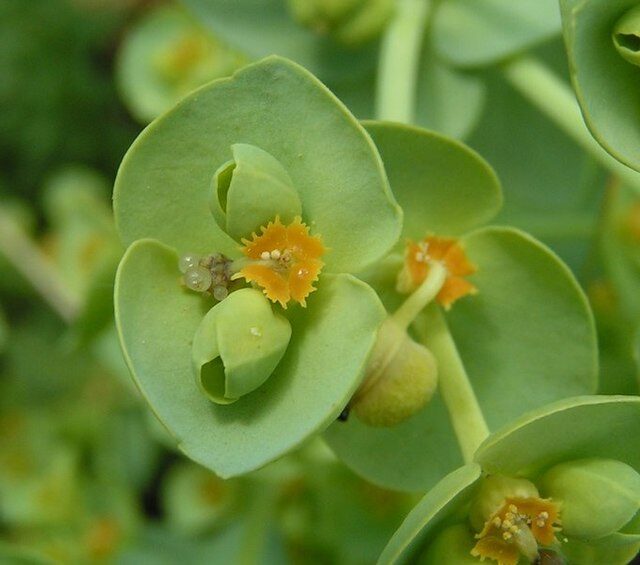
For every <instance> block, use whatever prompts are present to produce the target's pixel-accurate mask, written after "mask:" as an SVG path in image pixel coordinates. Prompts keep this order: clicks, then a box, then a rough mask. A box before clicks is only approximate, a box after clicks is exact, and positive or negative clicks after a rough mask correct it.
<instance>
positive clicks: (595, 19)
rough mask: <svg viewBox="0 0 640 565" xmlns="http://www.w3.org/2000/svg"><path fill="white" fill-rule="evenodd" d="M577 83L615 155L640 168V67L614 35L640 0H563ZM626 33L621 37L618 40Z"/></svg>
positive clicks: (586, 110)
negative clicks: (618, 46)
mask: <svg viewBox="0 0 640 565" xmlns="http://www.w3.org/2000/svg"><path fill="white" fill-rule="evenodd" d="M560 6H561V8H562V24H563V27H564V38H565V43H566V45H567V54H568V56H569V65H570V69H571V78H572V80H573V86H574V88H575V91H576V95H577V97H578V102H579V103H580V107H581V109H582V113H583V115H584V119H585V122H586V123H587V126H588V127H589V129H590V130H591V133H592V134H593V136H594V137H595V138H596V140H597V141H598V142H599V143H600V144H601V145H602V147H604V148H605V149H606V150H607V151H608V152H609V153H611V155H613V156H614V157H615V158H616V159H618V160H619V161H622V162H623V163H625V164H626V165H628V166H629V167H632V168H633V169H636V170H640V121H639V119H638V113H637V109H638V107H639V106H640V71H639V70H638V68H637V66H635V65H633V64H631V63H630V62H629V61H627V60H626V59H625V58H623V57H622V56H621V55H620V53H619V52H618V50H617V49H616V46H615V44H614V41H613V39H612V34H614V33H615V32H616V24H617V23H618V22H619V21H620V19H621V18H622V17H623V16H624V15H625V13H626V12H627V11H629V10H631V9H633V8H635V7H636V6H637V2H636V0H561V1H560ZM619 41H620V38H618V42H619Z"/></svg>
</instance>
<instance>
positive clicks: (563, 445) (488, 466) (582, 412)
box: [476, 396, 640, 477]
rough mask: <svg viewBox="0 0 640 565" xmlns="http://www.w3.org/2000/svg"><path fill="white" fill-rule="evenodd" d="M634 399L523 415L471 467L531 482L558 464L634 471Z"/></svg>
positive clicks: (638, 408) (573, 403)
mask: <svg viewBox="0 0 640 565" xmlns="http://www.w3.org/2000/svg"><path fill="white" fill-rule="evenodd" d="M639 433H640V398H637V397H632V396H592V397H589V396H585V397H578V398H571V399H567V400H563V401H560V402H557V403H554V404H552V405H550V406H545V407H544V408H542V409H539V410H536V411H534V412H531V413H529V414H525V415H524V416H521V417H520V418H518V419H516V420H515V421H513V422H512V423H511V424H509V425H508V426H505V427H504V428H503V429H501V430H500V431H498V432H496V433H495V434H493V435H492V436H491V437H490V438H488V439H487V440H486V441H485V442H484V443H483V444H482V445H481V446H480V448H479V449H478V452H477V454H476V461H477V462H478V463H480V465H482V468H483V469H484V470H486V471H488V472H489V473H503V474H505V475H524V476H530V477H533V476H535V475H536V474H537V473H539V472H540V471H542V470H544V469H546V468H548V467H550V466H552V465H554V464H556V463H561V462H562V461H567V460H570V459H580V458H583V457H603V458H607V459H616V460H619V461H622V462H624V463H627V464H629V465H631V466H632V467H633V468H635V469H636V470H638V469H640V452H638V450H637V449H636V447H637V438H638V434H639Z"/></svg>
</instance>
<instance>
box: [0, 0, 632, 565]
mask: <svg viewBox="0 0 640 565" xmlns="http://www.w3.org/2000/svg"><path fill="white" fill-rule="evenodd" d="M289 4H291V5H289ZM289 4H288V3H287V2H284V1H280V0H264V1H261V2H251V1H248V0H242V1H240V0H237V2H236V1H235V0H226V1H225V0H185V1H184V5H182V4H179V3H177V2H169V1H154V0H28V1H25V0H3V1H2V2H0V76H1V77H2V78H1V79H0V536H1V538H0V539H1V540H2V542H1V543H0V562H2V563H5V562H6V563H51V562H53V563H103V562H104V563H124V564H134V563H135V564H139V563H154V564H155V563H176V562H181V563H185V564H187V563H203V562H207V563H236V562H237V563H274V564H275V563H344V564H354V565H356V564H366V563H373V562H375V559H376V557H377V556H378V554H379V553H380V551H381V549H382V548H383V547H384V545H385V543H386V541H387V540H388V539H389V537H390V536H391V534H392V533H393V531H394V530H395V529H396V528H397V526H398V525H399V523H400V522H401V521H402V519H403V517H404V516H405V515H406V513H407V512H408V510H409V509H410V508H411V506H412V504H413V503H414V502H415V501H416V500H417V496H418V493H415V494H399V493H393V492H390V491H386V490H382V489H380V488H378V487H376V486H374V485H371V484H367V483H366V482H365V481H363V480H361V479H359V478H357V477H356V476H355V475H353V474H352V473H351V472H350V471H348V470H347V469H346V468H345V467H344V466H343V465H341V464H339V463H338V462H337V461H336V459H335V457H334V456H333V455H332V454H331V452H330V451H329V450H328V448H326V447H325V446H324V445H323V444H322V443H321V441H320V440H317V441H314V442H312V443H311V444H309V445H307V446H305V447H304V448H303V449H301V450H300V451H299V452H298V453H296V454H294V455H291V456H288V457H286V458H284V459H283V460H281V461H279V462H276V463H274V464H271V465H269V466H268V467H267V468H265V469H263V470H261V471H259V472H256V473H253V474H251V475H249V476H247V477H244V478H242V479H234V480H229V481H222V480H220V479H218V478H217V477H215V476H214V475H213V474H212V473H210V472H209V471H206V470H205V469H203V468H201V467H199V466H198V465H196V464H195V463H192V462H190V461H188V460H186V459H185V458H184V457H183V456H181V455H180V453H179V452H178V451H177V450H176V449H175V447H174V445H173V443H172V439H171V438H170V437H169V436H168V435H167V434H166V432H165V431H164V430H163V429H162V427H161V426H160V424H158V423H157V422H156V421H155V419H154V418H153V416H152V415H151V414H150V412H149V411H148V410H147V409H146V408H145V407H143V406H142V403H141V402H140V400H139V398H138V395H137V392H136V390H135V389H134V387H133V385H132V383H131V380H130V379H129V376H128V372H127V369H126V367H125V366H124V362H123V360H122V357H121V354H120V349H119V346H118V343H117V338H116V335H115V330H114V327H113V321H112V298H111V297H112V291H113V276H114V273H115V268H116V265H117V262H118V260H119V258H120V255H121V253H122V248H121V244H120V243H119V241H118V238H117V236H116V232H115V228H114V225H113V220H112V214H111V209H110V192H111V186H112V183H113V180H114V178H115V173H116V170H117V167H118V163H119V161H120V160H121V158H122V156H123V155H124V153H125V151H126V150H127V148H128V146H129V145H130V143H131V142H132V141H133V139H134V138H135V136H136V135H137V134H138V133H139V132H140V131H141V130H142V128H143V127H144V126H145V125H146V124H147V123H148V122H149V121H151V120H152V119H153V118H154V117H156V116H158V115H159V114H161V113H163V112H164V111H165V110H167V109H168V108H170V107H171V106H172V105H173V104H175V103H176V102H177V101H178V100H179V99H180V98H181V97H182V96H183V95H185V94H186V93H188V92H190V91H191V90H193V89H194V88H196V87H198V86H199V85H201V84H204V83H206V82H208V81H209V80H212V79H215V78H219V77H223V76H227V75H229V74H230V73H232V72H233V71H234V70H235V69H237V68H238V67H240V66H241V65H243V64H244V63H246V62H248V61H251V60H254V59H255V58H257V57H260V56H262V55H265V54H267V53H269V52H273V51H276V52H278V53H280V54H283V55H287V56H290V57H292V58H294V59H298V60H299V61H300V62H302V63H303V64H306V65H307V66H309V67H310V68H311V70H313V71H314V72H316V73H318V74H319V76H320V78H321V79H323V80H324V81H325V82H327V84H328V85H329V86H330V87H331V88H332V89H333V90H334V92H335V93H336V94H337V95H338V96H339V97H340V98H341V99H343V101H344V102H345V103H346V104H347V105H348V106H349V107H350V108H351V109H352V111H353V112H354V113H355V114H356V115H357V116H358V117H360V118H372V117H374V108H375V84H376V57H377V54H378V50H379V40H378V39H375V36H376V32H380V30H381V29H383V28H384V21H379V20H375V21H373V23H372V21H369V23H367V26H373V28H371V29H370V28H369V27H367V28H366V29H364V31H363V30H362V29H361V28H358V27H357V25H361V24H359V23H358V21H359V20H358V19H357V18H358V17H359V14H357V13H356V14H355V15H353V13H352V17H353V21H351V20H350V21H349V22H347V23H348V24H349V25H346V24H344V23H343V24H341V25H340V26H337V25H334V22H333V21H332V20H322V19H314V17H315V16H314V15H313V14H311V16H310V15H309V14H306V15H305V14H303V15H302V16H301V15H300V13H299V11H296V10H299V8H300V6H297V8H296V6H295V5H296V3H295V2H291V3H289ZM382 4H384V3H382ZM445 4H446V2H445ZM450 4H451V5H452V6H451V9H452V10H453V9H461V8H460V6H457V7H456V4H464V3H463V2H450ZM381 9H384V10H386V9H387V7H385V6H382V7H381ZM256 10H257V11H256ZM385 14H386V12H385ZM325 16H326V15H325ZM296 17H297V18H298V19H297V20H296ZM323 17H324V16H323ZM386 17H389V16H388V15H386V16H385V18H386ZM446 17H447V13H446V12H444V13H443V16H442V18H445V19H446ZM301 18H302V19H301ZM354 22H355V23H354ZM472 23H473V22H472ZM320 24H322V25H320ZM356 24H357V25H356ZM445 24H446V21H445ZM445 24H443V25H441V26H439V27H438V26H436V28H435V31H434V32H433V33H432V30H431V27H430V26H429V27H428V28H427V34H426V36H425V38H424V41H423V48H422V53H421V59H420V73H419V77H418V81H417V84H416V92H417V95H416V115H415V121H416V123H418V124H420V125H423V126H426V127H431V128H433V129H436V130H438V131H441V132H443V133H446V134H449V135H452V136H455V137H458V138H461V139H464V140H465V141H467V142H468V143H469V144H470V145H471V146H472V147H474V148H475V149H477V150H478V151H479V152H480V153H481V154H482V155H483V156H484V157H486V158H487V159H488V161H489V162H490V163H491V164H492V165H493V166H494V167H495V168H496V170H497V172H498V174H499V176H500V178H501V180H502V183H503V185H504V189H505V195H506V197H505V206H504V209H503V211H502V213H501V216H500V218H499V220H500V221H501V222H502V223H505V224H510V225H514V226H516V227H521V228H523V229H525V230H527V231H529V232H531V233H532V234H533V235H535V236H537V237H538V238H540V239H542V240H543V241H544V242H546V243H547V244H549V245H550V246H551V247H552V248H553V249H554V250H555V251H556V252H557V253H558V254H559V255H560V256H561V257H562V258H563V259H564V260H565V261H567V262H568V264H569V265H570V266H571V268H572V269H573V270H574V272H575V273H576V275H577V276H578V278H579V280H580V282H581V284H582V285H583V287H584V288H585V290H586V291H587V293H588V296H589V298H590V300H591V303H592V306H593V309H594V312H595V316H596V319H597V325H598V331H599V337H600V348H601V383H602V384H601V392H605V393H619V394H637V393H638V375H639V365H638V363H639V355H640V335H639V334H638V323H637V321H638V320H640V198H639V197H638V193H637V192H635V191H633V190H630V189H629V188H627V187H626V186H625V185H624V184H621V183H620V182H619V181H618V180H617V179H616V178H614V177H612V176H611V174H610V173H609V172H607V171H605V170H604V169H603V168H602V166H601V165H600V164H598V163H597V162H596V161H595V160H594V159H593V157H591V156H590V155H588V154H587V153H586V152H585V151H584V150H583V149H582V148H581V147H579V146H578V145H577V144H576V143H575V141H574V140H573V139H571V138H570V137H568V136H567V134H566V133H564V132H563V131H562V129H560V128H559V127H558V125H557V124H556V123H554V121H552V120H551V119H549V117H547V116H545V115H543V114H542V113H541V112H540V111H539V110H538V109H536V108H534V107H533V106H532V105H531V104H530V103H529V102H528V101H527V100H525V98H524V97H523V96H522V94H521V93H520V92H518V91H517V90H516V89H514V86H513V84H511V83H510V81H509V80H508V78H506V77H505V74H504V73H503V72H502V69H501V67H500V66H499V65H497V64H496V60H497V59H496V60H488V61H480V62H478V61H466V62H465V61H464V60H463V64H459V63H460V61H459V60H458V61H457V60H456V57H458V58H462V59H464V57H465V53H464V49H462V50H461V51H460V52H457V51H456V50H453V51H452V52H451V53H449V54H450V55H451V57H448V58H447V57H443V56H441V55H442V52H443V51H444V52H445V54H446V53H447V47H446V46H447V35H446V33H445V32H446V30H447V29H448V28H447V26H446V25H445ZM476 24H477V22H476ZM538 24H539V22H538ZM552 24H553V21H552ZM474 25H475V24H474ZM327 26H328V27H327ZM349 26H351V27H349ZM353 26H356V27H353ZM354 29H355V31H354ZM372 29H373V31H372ZM443 30H444V31H443ZM528 31H529V32H531V30H528ZM534 31H535V30H534ZM443 33H444V34H445V35H443ZM432 35H433V37H435V39H436V41H432V39H433V38H432ZM454 35H455V34H454ZM525 36H526V41H524V42H523V44H522V45H518V46H517V49H520V50H524V49H527V50H529V53H530V54H532V56H535V57H536V58H537V59H538V60H539V61H543V62H544V64H545V65H547V67H548V68H549V69H552V70H553V72H554V73H556V74H557V75H558V77H560V80H563V81H565V82H566V84H567V85H568V71H567V64H566V56H565V53H564V48H563V45H562V43H561V41H560V39H559V26H556V25H555V24H553V25H551V24H549V25H546V26H542V27H541V29H540V31H539V32H536V33H529V35H527V34H525ZM363 37H364V39H363ZM372 37H374V38H373V39H372ZM442 45H444V46H445V47H444V48H443V47H442ZM489 47H491V46H489ZM438 49H440V54H438V52H437V51H438ZM493 56H494V54H493V52H491V53H489V54H488V55H487V57H488V58H489V59H491V57H493ZM497 58H498V59H499V57H497Z"/></svg>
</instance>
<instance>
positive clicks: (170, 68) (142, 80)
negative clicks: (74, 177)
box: [116, 6, 244, 122]
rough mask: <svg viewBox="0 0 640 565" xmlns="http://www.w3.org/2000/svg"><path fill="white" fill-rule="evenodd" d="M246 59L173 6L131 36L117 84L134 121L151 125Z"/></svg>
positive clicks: (119, 60) (164, 8)
mask: <svg viewBox="0 0 640 565" xmlns="http://www.w3.org/2000/svg"><path fill="white" fill-rule="evenodd" d="M243 61H244V58H243V57H242V56H241V55H239V54H238V53H235V52H233V51H232V50H230V49H229V48H228V47H226V46H223V45H221V44H220V43H219V42H218V41H217V40H216V39H215V38H214V37H212V36H211V34H209V33H208V31H207V30H205V29H203V28H202V27H201V26H200V25H198V23H197V22H195V21H194V20H193V19H192V18H191V17H189V16H188V15H187V14H185V13H184V10H181V9H177V8H176V7H174V6H161V7H159V8H158V9H155V10H150V11H148V12H147V13H146V14H145V16H144V18H143V19H142V20H140V21H139V22H138V23H137V24H135V26H134V27H133V28H132V29H131V30H130V31H129V33H128V34H127V36H126V38H125V40H124V42H123V43H122V46H121V48H120V50H119V52H118V57H117V59H116V80H117V83H118V86H119V88H120V91H121V92H122V97H123V99H124V101H125V103H126V104H127V106H128V107H129V109H130V111H131V112H132V113H133V115H134V116H135V117H137V118H138V119H139V120H140V121H142V122H150V121H151V120H153V119H154V118H156V117H157V116H159V115H160V114H162V113H163V112H165V111H166V110H168V109H169V108H171V106H173V105H174V104H175V103H176V102H178V100H180V98H182V97H183V96H184V95H185V94H188V93H189V92H190V91H192V90H194V89H195V88H197V87H199V86H201V85H203V84H204V83H206V82H209V81H210V80H213V79H215V78H219V77H223V76H227V75H230V74H231V73H232V72H233V71H235V70H236V69H237V68H238V67H239V66H240V65H241V64H242V63H243Z"/></svg>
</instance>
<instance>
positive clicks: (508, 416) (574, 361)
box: [325, 122, 597, 491]
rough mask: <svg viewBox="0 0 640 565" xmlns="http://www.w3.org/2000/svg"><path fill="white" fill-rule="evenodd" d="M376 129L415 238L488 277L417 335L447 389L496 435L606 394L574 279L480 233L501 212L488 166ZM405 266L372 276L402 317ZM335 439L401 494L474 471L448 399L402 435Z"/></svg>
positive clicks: (414, 132)
mask: <svg viewBox="0 0 640 565" xmlns="http://www.w3.org/2000/svg"><path fill="white" fill-rule="evenodd" d="M366 127H367V129H368V131H369V133H370V134H371V135H372V137H373V139H374V141H375V143H376V145H377V146H378V149H379V150H380V153H381V155H382V157H383V160H384V161H385V165H386V169H387V174H388V175H389V180H390V183H391V186H392V188H393V191H394V194H395V195H396V197H397V198H398V201H399V203H400V205H401V206H402V207H403V209H404V211H405V222H404V230H403V236H404V238H409V239H412V240H416V239H419V238H422V237H424V236H425V235H427V234H429V233H430V232H433V233H435V234H436V235H442V236H458V237H460V236H461V239H460V242H461V244H462V246H463V247H464V250H465V252H466V255H467V257H468V258H469V260H470V261H471V262H472V263H473V264H474V265H476V266H477V273H476V274H474V275H471V277H469V280H470V281H471V282H472V283H473V284H474V285H475V286H476V287H477V289H478V293H477V295H474V296H469V297H465V298H463V299H462V300H460V302H459V303H456V304H455V305H454V306H453V308H452V309H451V311H450V312H449V313H448V314H447V316H446V322H445V321H444V318H443V317H442V314H441V313H440V312H439V307H437V306H436V305H430V306H429V307H428V308H427V310H426V311H425V312H424V314H423V316H421V317H420V318H419V319H417V320H416V322H415V323H414V325H413V335H414V336H415V337H416V338H419V340H420V341H421V342H422V343H423V344H424V345H426V346H427V347H428V348H429V349H430V350H431V351H432V352H433V354H434V355H435V357H436V364H437V366H438V372H439V374H440V377H439V380H440V382H443V381H445V382H446V381H448V380H449V375H451V374H453V373H459V372H460V371H462V372H465V371H466V374H467V375H468V378H469V381H470V383H471V386H472V388H473V391H474V392H475V395H476V397H477V400H478V403H479V405H480V408H481V410H482V412H483V414H484V418H485V420H486V423H487V425H488V427H489V429H496V428H498V427H499V426H502V425H504V424H506V423H507V422H509V421H510V420H512V419H513V418H514V417H517V416H519V415H520V414H522V413H523V412H525V411H527V410H531V409H534V408H536V407H539V406H542V405H544V404H546V403H548V402H552V401H554V400H558V399H560V398H565V397H568V396H573V395H576V394H585V393H592V392H594V390H595V387H596V375H597V347H596V339H595V334H594V326H593V320H592V315H591V313H590V310H589V307H588V304H587V302H586V299H585V297H584V294H583V293H582V291H581V290H580V288H579V286H578V284H577V282H576V281H575V279H574V278H573V276H572V275H571V273H570V272H569V270H568V269H567V268H566V266H565V265H564V264H563V263H562V262H561V261H560V260H559V259H558V258H557V257H556V256H555V255H554V254H553V253H551V252H550V251H549V250H548V249H547V248H546V247H544V246H543V245H542V244H540V243H539V242H537V241H536V240H534V239H533V238H531V237H530V236H528V235H526V234H524V233H522V232H520V231H518V230H514V229H511V228H503V227H484V228H479V229H478V226H480V225H482V224H483V223H485V222H487V221H488V220H490V219H491V218H492V217H493V216H494V215H495V214H496V213H497V211H498V209H499V208H500V205H501V193H500V186H499V183H498V181H497V179H496V177H495V174H494V173H493V171H492V169H491V168H490V167H489V166H488V165H487V163H486V162H485V161H484V160H482V159H481V158H480V157H479V156H478V155H477V154H476V153H475V152H473V151H471V150H470V149H468V148H467V147H465V146H464V145H462V144H460V143H458V142H456V141H453V140H450V139H448V138H446V137H443V136H441V135H438V134H434V133H432V132H428V131H425V130H421V129H418V128H413V127H409V126H400V125H394V124H389V123H376V122H367V123H366ZM474 228H475V230H474ZM469 230H474V231H469ZM402 262H403V257H402V250H397V251H396V252H395V253H394V254H392V255H390V256H388V257H387V259H385V261H384V263H381V264H377V265H376V266H374V267H373V268H371V269H369V270H367V271H366V272H365V273H363V275H362V276H363V278H364V279H365V280H367V281H368V282H369V283H370V284H371V285H372V286H373V287H374V288H375V289H376V290H377V291H378V293H379V295H380V296H381V297H382V299H383V302H384V303H385V305H386V306H387V309H388V310H389V311H391V312H393V311H395V310H396V308H398V306H399V305H400V303H401V302H402V300H403V298H404V297H403V295H400V294H398V292H396V290H395V285H396V277H397V273H398V272H399V271H400V269H401V267H402ZM524 390H526V391H527V393H526V394H523V391H524ZM448 408H449V409H450V410H451V409H452V410H454V411H455V410H456V407H455V406H452V407H448ZM325 436H326V439H327V441H328V443H329V445H330V446H331V447H332V449H333V450H334V451H335V452H336V454H337V455H338V456H339V457H340V458H341V459H343V460H344V462H345V463H346V464H347V465H349V466H350V467H351V468H352V469H353V470H355V471H356V472H358V473H360V474H362V475H363V476H364V477H366V478H367V479H368V480H371V481H373V482H375V483H378V484H381V485H384V486H386V487H389V488H395V489H401V490H415V491H417V490H426V489H428V488H430V487H432V486H433V485H434V484H435V483H437V481H439V480H440V479H441V478H442V477H443V476H444V475H446V474H447V473H449V472H450V471H452V470H453V469H456V468H457V467H459V466H460V465H461V464H462V461H463V458H462V453H461V450H460V448H459V447H458V442H457V441H456V435H454V429H453V427H452V425H451V423H450V419H449V415H448V413H447V407H445V403H444V402H443V395H442V393H439V394H436V395H435V396H434V397H433V399H432V401H431V402H430V403H428V404H427V405H426V406H425V407H424V408H423V409H422V410H420V411H419V412H418V413H417V414H415V415H414V416H413V417H412V418H411V419H409V420H408V421H406V422H403V423H402V424H399V425H397V426H395V427H393V428H387V429H373V428H370V427H368V426H366V425H364V424H362V423H361V422H359V421H358V419H357V418H353V419H351V420H350V421H349V422H347V423H343V422H336V423H335V424H334V425H333V426H332V427H331V428H330V429H329V430H328V431H327V433H326V434H325Z"/></svg>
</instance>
